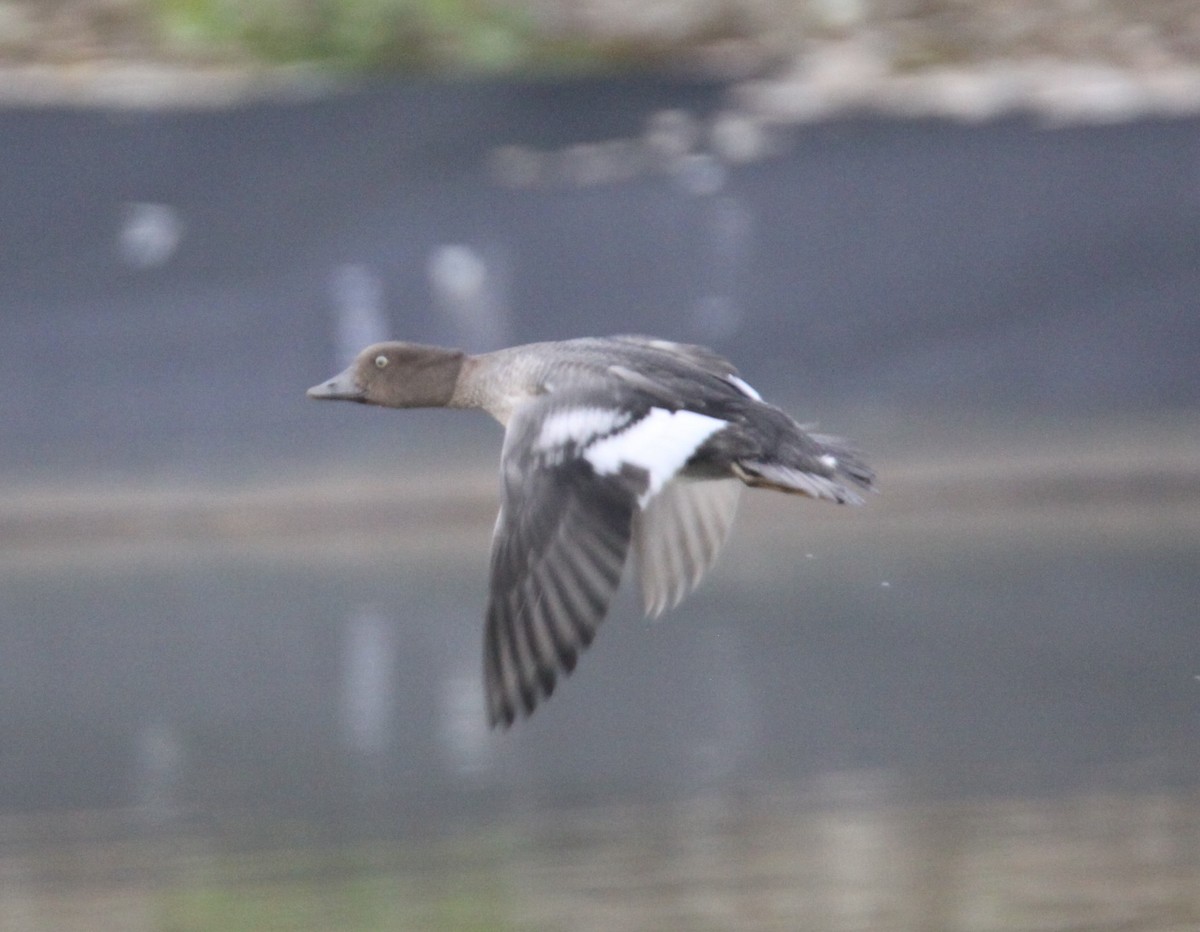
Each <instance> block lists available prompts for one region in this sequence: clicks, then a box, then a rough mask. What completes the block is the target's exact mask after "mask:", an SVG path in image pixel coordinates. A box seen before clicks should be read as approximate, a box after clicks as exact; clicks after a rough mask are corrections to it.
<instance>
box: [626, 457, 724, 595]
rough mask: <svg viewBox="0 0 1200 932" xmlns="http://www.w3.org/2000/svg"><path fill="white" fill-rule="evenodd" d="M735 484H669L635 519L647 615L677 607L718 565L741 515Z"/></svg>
mask: <svg viewBox="0 0 1200 932" xmlns="http://www.w3.org/2000/svg"><path fill="white" fill-rule="evenodd" d="M741 490H742V483H741V482H739V481H738V480H736V479H721V480H715V481H714V480H709V481H696V480H690V479H683V478H680V479H676V480H675V481H673V482H670V483H668V484H667V485H666V486H665V487H664V488H663V490H662V492H661V493H659V494H658V495H657V496H655V497H654V498H653V499H651V500H650V502H649V503H648V504H647V505H646V508H645V510H643V511H640V512H638V513H637V514H636V515H634V519H633V541H634V546H633V550H634V555H635V557H636V560H637V566H638V576H639V578H640V580H641V587H642V606H643V608H644V609H645V612H646V614H647V615H650V616H652V617H654V616H658V615H661V614H662V613H663V611H665V610H666V609H668V608H674V607H675V606H676V605H678V604H679V602H680V601H681V600H682V599H683V597H684V596H685V595H687V594H688V593H689V592H691V590H692V589H694V588H695V587H696V586H697V585H698V584H699V582H700V579H701V577H703V576H704V574H705V573H706V572H708V571H709V570H710V569H712V566H713V564H714V563H716V562H717V555H718V554H719V553H720V552H721V547H722V546H723V545H724V543H725V540H726V538H727V537H728V536H729V531H730V529H731V528H732V527H733V518H734V515H735V514H736V512H737V506H738V499H739V498H740V497H741Z"/></svg>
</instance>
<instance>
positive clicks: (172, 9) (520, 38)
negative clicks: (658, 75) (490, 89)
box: [150, 0, 538, 71]
mask: <svg viewBox="0 0 1200 932" xmlns="http://www.w3.org/2000/svg"><path fill="white" fill-rule="evenodd" d="M150 2H151V4H152V9H153V10H154V12H155V15H156V17H157V19H158V22H159V24H160V28H161V29H163V30H164V32H165V33H166V39H167V40H168V41H169V42H171V43H172V44H175V45H178V46H180V47H182V48H183V49H185V50H188V51H191V52H193V53H196V54H200V55H211V54H214V53H221V52H224V53H225V54H230V55H232V56H233V57H236V58H240V57H243V56H244V55H246V54H249V55H250V56H251V57H254V58H260V59H265V60H267V61H276V62H290V61H323V62H331V63H337V64H341V65H344V66H347V67H390V68H405V69H417V70H426V69H438V68H445V67H449V66H451V65H453V66H455V67H462V68H466V69H470V70H483V71H499V70H507V69H510V68H512V67H514V66H517V65H519V64H521V63H522V62H524V61H528V60H530V59H532V58H533V57H535V55H536V54H537V52H538V39H537V34H536V30H535V28H534V23H533V22H532V20H531V19H530V17H528V16H527V15H525V14H523V13H522V12H520V11H518V10H516V9H513V8H509V7H501V6H497V5H493V4H489V3H487V2H484V0H150Z"/></svg>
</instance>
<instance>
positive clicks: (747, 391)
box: [725, 375, 762, 401]
mask: <svg viewBox="0 0 1200 932" xmlns="http://www.w3.org/2000/svg"><path fill="white" fill-rule="evenodd" d="M725 378H726V379H728V380H729V383H730V384H731V385H733V387H734V388H736V389H737V390H738V391H739V392H741V393H742V394H743V395H745V396H746V397H747V398H753V399H754V400H755V401H762V395H760V394H759V393H758V392H756V391H755V390H754V386H753V385H751V384H750V383H749V382H747V381H746V380H745V379H742V378H739V377H738V376H736V375H727V376H725Z"/></svg>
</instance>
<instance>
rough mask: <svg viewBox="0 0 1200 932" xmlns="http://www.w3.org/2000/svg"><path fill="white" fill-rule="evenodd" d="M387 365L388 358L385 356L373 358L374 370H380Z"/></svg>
mask: <svg viewBox="0 0 1200 932" xmlns="http://www.w3.org/2000/svg"><path fill="white" fill-rule="evenodd" d="M387 364H388V358H387V357H386V356H384V355H383V354H380V355H378V356H376V357H375V368H376V369H382V368H383V367H384V366H386V365H387Z"/></svg>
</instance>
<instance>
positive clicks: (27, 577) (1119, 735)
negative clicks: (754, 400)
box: [0, 447, 1200, 932]
mask: <svg viewBox="0 0 1200 932" xmlns="http://www.w3.org/2000/svg"><path fill="white" fill-rule="evenodd" d="M1150 449H1153V450H1154V451H1155V468H1156V469H1160V468H1161V464H1162V462H1163V455H1162V451H1161V448H1160V447H1151V448H1150ZM1181 462H1182V460H1181ZM1189 468H1190V467H1189ZM889 473H890V478H891V481H892V489H891V491H890V492H889V495H888V496H881V497H880V499H879V502H878V504H876V503H872V505H871V507H870V508H866V509H859V510H846V509H832V508H831V509H819V508H814V507H812V506H811V505H807V504H806V503H802V502H792V501H790V500H787V501H784V502H778V501H775V500H773V499H771V497H769V496H755V495H750V496H747V499H748V501H747V508H746V509H745V512H744V514H743V516H742V519H741V523H740V525H739V529H738V531H737V532H736V534H735V536H734V539H733V541H732V542H731V545H730V549H729V551H728V553H727V554H726V557H725V559H724V560H723V561H722V563H721V564H720V565H719V566H718V568H717V570H716V571H715V572H714V573H713V575H712V577H711V579H710V580H708V581H707V582H706V583H705V585H704V586H703V587H702V588H701V590H700V591H699V592H698V593H696V595H695V596H694V597H693V598H691V599H690V600H689V601H688V602H686V603H685V604H684V606H683V607H682V609H680V610H678V611H676V612H674V613H672V614H671V615H669V616H668V617H666V618H664V619H663V620H661V621H659V622H657V623H653V624H651V623H644V622H642V621H641V620H640V618H638V617H637V611H636V606H635V605H634V604H633V600H632V599H631V598H628V596H627V595H625V596H622V598H621V599H619V600H618V603H617V605H616V606H615V607H614V610H613V613H612V617H611V618H610V619H609V621H608V622H606V624H605V626H604V629H603V631H602V633H601V636H600V637H598V638H597V641H596V643H595V644H594V645H593V647H592V648H591V649H590V650H589V652H588V654H587V656H586V657H584V658H583V660H582V661H581V663H580V665H579V668H578V669H577V670H576V672H575V673H574V674H573V675H572V676H571V677H570V678H569V679H567V680H565V681H564V682H563V683H562V685H561V687H560V689H559V690H558V691H557V692H556V694H555V695H554V697H553V699H552V700H551V701H550V702H548V703H547V704H546V705H545V706H544V707H543V708H541V709H539V710H538V712H537V714H536V715H535V716H534V717H533V718H532V719H530V720H529V721H527V722H523V723H521V724H520V725H519V726H518V727H517V728H515V729H514V730H513V731H512V732H510V733H507V734H503V735H497V734H492V733H490V732H488V731H487V730H486V728H485V727H484V715H483V701H482V694H481V684H480V667H481V660H480V649H481V637H482V636H481V630H480V629H481V612H482V605H483V595H484V588H485V579H484V573H485V570H486V565H487V538H488V530H489V524H490V522H491V520H492V510H493V507H494V501H493V498H492V495H493V493H492V492H491V483H492V481H493V480H492V479H491V477H489V480H488V482H487V483H484V484H483V487H484V488H486V489H487V490H488V491H487V493H486V495H483V496H481V497H480V499H479V501H478V502H475V503H473V504H472V503H466V504H463V503H461V502H459V500H460V499H463V498H464V497H465V498H469V497H470V495H466V494H463V495H456V499H455V501H456V502H459V503H458V504H446V503H442V502H436V503H433V504H430V503H429V502H419V501H415V499H414V500H413V501H408V500H407V499H404V500H402V499H403V496H399V497H397V498H395V499H389V498H388V497H387V496H386V495H381V494H377V491H378V490H377V491H376V492H372V496H373V497H372V498H371V499H370V500H369V501H366V502H349V501H342V500H340V499H338V500H335V502H334V510H336V512H337V513H338V514H342V513H343V512H344V511H345V512H349V513H350V514H351V515H352V520H350V521H348V522H346V523H345V524H344V525H340V526H333V525H326V524H322V523H321V522H320V521H318V520H316V513H315V512H312V511H310V512H287V511H286V509H284V510H282V511H280V510H279V508H278V507H277V506H278V502H277V503H276V505H271V508H275V509H276V511H278V513H275V512H271V511H270V509H268V508H267V507H266V505H263V504H262V502H257V504H256V503H254V502H250V503H248V502H247V501H245V500H242V499H237V500H235V503H234V505H232V506H230V507H229V508H228V509H227V511H226V512H221V511H220V509H219V508H218V507H216V506H215V505H214V503H211V502H201V504H200V505H199V506H196V507H194V508H193V511H194V512H195V513H194V514H193V513H192V512H187V511H186V508H188V507H193V506H190V505H187V503H186V502H184V503H183V505H178V503H176V504H172V505H171V506H170V507H172V508H176V511H175V512H170V514H174V515H175V516H174V517H173V518H171V520H170V521H167V520H166V519H165V518H164V517H163V515H165V514H168V511H167V510H163V511H161V512H146V513H142V514H139V515H137V516H134V517H130V516H128V515H125V516H123V517H122V520H123V521H128V522H129V524H128V527H132V528H134V529H135V530H136V529H137V528H142V527H147V528H149V529H150V531H151V532H153V533H154V534H161V533H162V531H161V528H163V527H166V526H168V525H169V526H171V527H175V528H182V530H181V531H178V532H177V533H176V536H175V537H172V538H170V540H169V541H168V544H169V545H165V544H161V543H156V545H155V547H154V548H153V549H152V548H149V547H143V548H142V549H140V550H139V549H137V548H136V547H134V546H133V545H132V544H131V545H129V546H130V548H131V549H129V550H128V551H122V552H119V553H117V552H113V553H109V552H105V553H104V554H102V555H101V556H102V557H103V559H99V558H97V559H94V560H91V562H89V561H88V560H81V559H76V558H75V557H72V558H71V559H70V560H68V559H66V558H62V559H58V560H57V562H56V559H55V558H54V557H53V554H52V553H51V551H49V550H47V551H45V553H43V554H41V555H39V556H38V557H37V559H36V560H23V559H20V558H19V557H20V556H21V555H17V557H14V555H13V550H12V549H11V548H10V550H8V551H0V553H3V554H4V555H5V557H6V559H7V560H8V562H5V563H0V582H2V583H3V584H2V585H0V769H2V773H3V781H2V783H0V932H3V930H6V929H14V930H15V929H37V930H40V929H47V930H50V929H53V930H71V929H88V930H97V929H98V930H104V929H122V930H140V929H178V930H193V929H222V930H227V929H279V928H288V929H314V930H316V929H322V930H324V929H408V928H411V929H489V930H492V929H501V930H502V929H536V930H557V929H572V930H578V929H584V930H586V929H597V930H601V929H604V930H611V929H617V930H619V929H635V930H643V929H644V930H659V929H699V930H704V929H735V928H736V929H764V930H767V929H770V930H776V929H777V930H789V932H790V930H795V929H814V930H832V932H837V930H867V929H871V930H874V929H891V930H920V932H924V930H943V929H955V930H959V929H961V930H980V932H984V930H992V929H995V930H1000V929H1077V930H1083V929H1088V930H1091V929H1098V928H1105V929H1114V928H1121V929H1131V930H1160V929H1161V930H1171V932H1181V930H1183V929H1192V928H1196V927H1197V924H1198V923H1200V805H1198V803H1200V800H1198V799H1197V797H1196V790H1197V781H1196V774H1197V772H1200V771H1198V770H1197V767H1198V765H1200V740H1198V739H1200V728H1198V724H1200V716H1198V714H1197V701H1198V698H1200V680H1197V676H1198V675H1200V651H1198V650H1197V646H1196V645H1197V641H1196V606H1197V605H1200V576H1198V574H1197V573H1196V572H1195V555H1196V553H1197V544H1198V542H1200V530H1198V528H1200V524H1198V522H1197V520H1196V506H1195V501H1196V500H1195V497H1194V494H1193V491H1194V485H1195V483H1194V478H1192V475H1193V474H1192V472H1184V471H1179V473H1178V475H1176V474H1175V473H1171V474H1170V475H1168V476H1166V478H1163V475H1160V474H1159V473H1149V472H1148V473H1145V474H1140V478H1138V479H1137V481H1130V482H1125V483H1124V484H1122V483H1121V482H1118V481H1116V479H1114V477H1116V478H1117V479H1119V478H1120V476H1127V475H1129V473H1128V471H1125V472H1121V473H1117V472H1114V473H1113V474H1112V476H1109V475H1108V474H1107V473H1104V474H1101V475H1100V477H1099V479H1097V480H1095V481H1094V482H1092V484H1091V486H1089V485H1088V483H1087V482H1085V481H1082V479H1081V477H1080V476H1074V477H1072V478H1071V480H1070V481H1068V482H1060V483H1059V484H1058V485H1055V484H1054V483H1052V482H1050V481H1049V479H1047V482H1046V484H1044V485H1038V483H1037V482H1034V481H1031V480H1030V478H1029V475H1030V473H1029V471H1028V470H1026V471H1025V472H1023V473H1020V475H1021V480H1020V481H1022V482H1023V483H1025V485H1024V486H1023V487H1022V488H1021V489H1019V490H1018V491H1019V493H1020V494H1014V495H1009V493H1007V492H1006V491H1005V490H1004V489H1003V488H999V489H998V488H997V486H996V484H995V483H992V482H989V481H978V482H974V483H973V484H972V485H970V486H969V487H967V486H959V487H957V488H956V487H954V486H953V485H951V484H950V483H949V482H946V481H942V480H940V479H939V480H938V481H937V482H936V486H937V488H936V489H931V488H925V489H923V490H917V491H916V492H914V489H915V485H914V483H915V482H916V480H915V479H912V478H911V477H910V478H909V479H906V478H905V477H904V474H903V471H902V470H900V469H896V468H894V469H891V470H889ZM1013 473H1014V471H1013V470H1012V469H1011V468H1010V469H1006V474H1013ZM954 474H955V475H961V474H963V470H961V469H958V468H957V467H956V468H955V470H954ZM1048 475H1049V474H1048ZM1058 475H1059V474H1058V473H1054V476H1058ZM1083 478H1086V477H1083ZM1055 481H1058V480H1055ZM906 483H908V486H907V488H908V489H909V493H912V494H909V493H906V492H905V488H906ZM1155 483H1157V485H1156V484H1155ZM1188 483H1191V484H1190V485H1189V484H1188ZM1122 489H1124V490H1125V491H1124V492H1121V490H1122ZM1147 490H1148V491H1147ZM1116 492H1120V493H1121V494H1120V495H1114V493H1116ZM1122 495H1124V496H1126V497H1124V498H1122V497H1121V496H1122ZM988 496H992V497H991V498H989V497H988ZM1005 496H1008V497H1005ZM1139 496H1140V497H1139ZM420 497H421V496H419V495H418V496H416V498H420ZM279 499H280V500H281V501H284V500H286V501H288V502H291V501H299V502H303V503H305V504H306V506H308V505H310V504H311V502H310V500H309V499H307V498H305V497H303V496H296V495H293V494H291V493H288V494H283V493H280V495H279ZM935 500H936V501H938V502H939V503H940V504H939V506H938V508H937V509H931V508H930V506H929V503H930V502H932V501H935ZM218 504H219V503H218ZM267 504H270V502H268V503H267ZM260 506H261V507H260ZM156 507H157V506H156ZM289 507H290V506H289ZM313 507H315V506H313ZM162 508H163V509H166V508H167V506H166V505H163V506H162ZM256 508H258V509H259V510H257V511H256V510H255V509H256ZM181 509H182V510H181ZM456 509H457V510H456ZM12 513H15V511H14V510H13V509H11V508H10V509H9V512H8V513H6V514H8V517H6V518H5V520H6V521H8V527H10V529H11V528H16V529H17V530H21V529H22V528H24V533H26V534H28V535H29V538H30V539H31V540H32V539H33V538H34V535H33V532H32V530H30V529H31V528H34V524H32V523H30V521H26V523H25V524H23V525H19V524H18V523H14V519H12V517H11V514H12ZM181 515H183V517H180V516H181ZM272 515H273V517H272ZM189 516H190V517H189ZM0 517H3V516H0ZM52 517H54V516H53V515H52ZM135 518H136V520H135ZM185 518H186V520H184V519H185ZM268 518H270V520H269V521H268ZM22 520H26V519H24V518H22ZM54 520H55V521H59V519H58V518H57V517H54ZM204 522H208V523H207V524H206V523H204ZM289 522H290V523H289ZM264 523H265V525H266V526H267V527H269V529H270V530H269V532H268V534H269V535H270V539H271V540H273V541H275V546H273V547H263V545H262V541H261V540H260V539H259V538H255V537H254V536H253V534H254V533H258V532H257V531H254V528H256V527H260V526H263V525H264ZM60 524H61V522H60V523H58V524H49V525H45V526H39V527H42V530H41V531H40V532H39V533H42V534H43V535H44V536H45V535H49V534H50V532H54V533H60V534H63V533H65V532H64V531H62V530H61V528H60ZM110 526H112V527H116V528H118V529H122V528H125V527H126V525H125V524H121V523H119V522H114V521H113V520H112V519H110V518H108V517H106V516H105V515H103V514H101V515H99V517H96V518H95V519H94V520H93V525H92V526H90V527H92V531H91V532H95V533H99V532H100V531H103V530H104V529H105V528H108V527H110ZM293 526H294V527H298V528H300V529H301V532H300V533H298V532H296V531H294V530H292V531H289V528H290V527H293ZM211 527H218V528H220V529H224V530H223V532H222V533H224V534H225V537H222V538H221V539H220V542H219V543H218V544H215V545H211V546H209V545H205V544H204V543H203V537H204V533H209V532H206V531H205V528H211ZM313 527H320V528H321V530H320V532H319V533H316V532H314V531H313V530H312V528H313ZM413 528H417V529H419V531H420V533H419V535H418V534H413V533H412V529H413ZM56 529H59V530H56ZM69 530H70V531H71V533H75V531H76V529H75V528H74V526H72V527H71V528H70V529H69ZM91 532H89V533H91ZM106 533H107V532H106ZM122 533H125V531H122ZM288 533H291V534H292V535H293V536H292V537H287V534H288ZM239 535H249V536H248V537H242V536H239ZM85 536H86V535H85ZM277 538H278V539H277ZM284 538H286V540H284ZM154 540H155V541H158V538H157V537H156V538H154ZM246 541H249V544H247V543H246ZM85 549H88V548H85ZM95 549H97V548H95V547H91V548H90V550H95ZM90 550H89V552H90ZM267 551H270V552H267ZM64 552H65V551H64ZM60 556H61V555H60ZM76 556H78V555H76ZM89 559H91V558H89Z"/></svg>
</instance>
